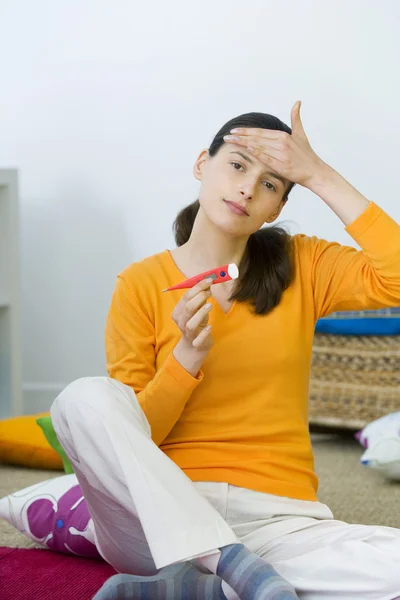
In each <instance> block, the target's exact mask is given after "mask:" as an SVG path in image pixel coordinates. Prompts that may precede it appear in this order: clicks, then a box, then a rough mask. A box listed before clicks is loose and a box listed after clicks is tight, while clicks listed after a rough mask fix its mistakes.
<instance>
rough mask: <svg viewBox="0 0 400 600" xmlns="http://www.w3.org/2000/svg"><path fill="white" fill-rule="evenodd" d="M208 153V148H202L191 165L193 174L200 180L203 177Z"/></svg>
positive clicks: (208, 156)
mask: <svg viewBox="0 0 400 600" xmlns="http://www.w3.org/2000/svg"><path fill="white" fill-rule="evenodd" d="M209 158H210V155H209V154H208V148H205V149H204V150H202V151H201V152H200V154H199V156H198V158H197V160H196V162H195V163H194V167H193V175H194V176H195V178H196V179H198V180H199V181H201V180H202V179H203V169H204V165H205V164H206V163H207V162H208V160H209Z"/></svg>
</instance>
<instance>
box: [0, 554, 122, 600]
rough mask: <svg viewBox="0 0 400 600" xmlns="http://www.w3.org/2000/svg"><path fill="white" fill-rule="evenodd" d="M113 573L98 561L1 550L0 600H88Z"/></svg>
mask: <svg viewBox="0 0 400 600" xmlns="http://www.w3.org/2000/svg"><path fill="white" fill-rule="evenodd" d="M115 573H116V571H115V570H114V569H113V568H112V567H111V565H109V564H108V563H106V562H105V561H103V560H100V559H94V558H81V557H76V556H68V555H65V554H60V553H58V552H52V551H50V550H40V549H39V548H6V547H4V546H0V600H90V599H91V598H92V597H93V596H94V595H95V593H96V592H97V590H99V589H100V588H101V586H102V585H103V583H104V582H105V581H106V580H107V579H108V578H109V577H111V576H112V575H115Z"/></svg>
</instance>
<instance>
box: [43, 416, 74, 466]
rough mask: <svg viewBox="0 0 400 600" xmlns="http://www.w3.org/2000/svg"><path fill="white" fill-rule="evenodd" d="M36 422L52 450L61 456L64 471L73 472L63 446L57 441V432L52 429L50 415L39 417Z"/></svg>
mask: <svg viewBox="0 0 400 600" xmlns="http://www.w3.org/2000/svg"><path fill="white" fill-rule="evenodd" d="M36 423H37V424H38V425H39V427H40V428H41V429H42V431H43V433H44V435H45V438H46V440H47V441H48V443H49V444H50V446H51V447H52V448H53V450H55V451H56V452H57V454H58V455H59V457H60V458H61V460H62V463H63V465H64V471H65V472H66V473H73V472H74V470H73V468H72V465H71V463H70V462H69V458H68V456H67V455H66V454H65V451H64V448H63V447H62V446H61V444H60V442H59V441H58V437H57V434H56V432H55V431H54V427H53V423H52V422H51V417H50V416H48V417H40V418H39V419H36Z"/></svg>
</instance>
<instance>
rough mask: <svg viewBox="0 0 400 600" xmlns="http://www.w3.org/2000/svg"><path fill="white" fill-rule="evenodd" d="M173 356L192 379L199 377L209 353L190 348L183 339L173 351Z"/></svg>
mask: <svg viewBox="0 0 400 600" xmlns="http://www.w3.org/2000/svg"><path fill="white" fill-rule="evenodd" d="M172 354H173V355H174V357H175V360H177V361H178V363H179V364H180V365H181V366H182V367H183V368H184V369H185V371H187V372H188V373H189V374H190V375H192V377H197V375H198V373H199V371H200V369H201V366H202V364H203V362H204V360H205V358H206V356H207V354H208V351H204V350H197V349H196V348H194V347H193V346H191V347H190V346H188V345H187V344H186V343H185V340H184V339H183V338H181V339H180V340H179V342H178V343H177V345H176V346H175V348H174V349H173V351H172Z"/></svg>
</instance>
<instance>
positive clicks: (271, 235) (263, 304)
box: [173, 112, 295, 315]
mask: <svg viewBox="0 0 400 600" xmlns="http://www.w3.org/2000/svg"><path fill="white" fill-rule="evenodd" d="M234 127H256V128H259V129H275V130H279V131H286V132H287V133H289V134H291V133H292V130H291V129H290V127H288V126H287V125H285V123H283V122H282V121H281V120H280V119H278V118H277V117H274V116H273V115H268V114H264V113H257V112H251V113H246V114H244V115H240V116H239V117H235V118H234V119H231V120H230V121H228V122H227V123H225V125H224V126H223V127H222V128H221V129H220V130H219V131H218V133H217V135H216V136H215V138H214V140H213V142H212V144H211V146H210V147H209V150H208V151H209V155H210V156H211V157H212V156H215V155H216V154H217V152H218V150H219V149H220V147H221V146H222V144H224V143H225V142H224V139H223V138H224V135H229V133H230V130H231V129H233V128H234ZM294 185H295V184H294V183H291V184H290V185H289V188H288V190H286V192H285V195H284V198H283V199H285V200H287V197H288V195H289V193H290V191H291V190H292V188H293V186H294ZM199 208H200V203H199V200H195V202H192V204H189V206H186V207H185V208H183V209H182V210H181V211H180V212H179V214H178V215H177V217H176V219H175V221H174V224H173V232H174V236H175V242H176V244H177V246H182V245H183V244H185V243H186V242H187V241H188V239H189V238H190V235H191V233H192V229H193V225H194V221H195V219H196V215H197V213H198V210H199ZM292 252H293V248H292V238H291V236H290V234H289V233H288V232H287V231H286V230H285V229H283V227H278V226H276V225H274V226H269V227H263V228H262V229H259V230H258V231H256V232H255V233H252V234H251V235H250V237H249V240H248V242H247V246H246V250H245V252H244V255H243V258H242V260H241V262H240V265H239V278H238V279H237V280H236V283H235V287H234V290H233V292H232V294H231V297H230V299H229V300H230V301H232V300H238V301H239V302H245V301H249V302H250V303H251V304H252V306H253V307H254V313H255V314H257V315H265V314H267V313H269V312H271V311H272V309H273V308H275V306H277V305H278V304H279V302H280V300H281V296H282V293H283V292H284V291H285V290H286V289H287V288H288V287H289V285H290V284H291V283H292V281H293V279H294V275H295V272H294V262H293V254H292Z"/></svg>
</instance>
